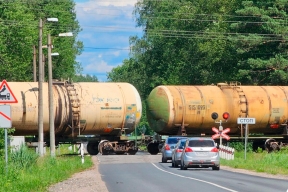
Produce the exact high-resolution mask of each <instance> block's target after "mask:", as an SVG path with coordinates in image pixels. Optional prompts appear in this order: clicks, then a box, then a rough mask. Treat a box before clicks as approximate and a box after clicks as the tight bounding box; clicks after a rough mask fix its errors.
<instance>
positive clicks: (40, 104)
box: [38, 18, 58, 156]
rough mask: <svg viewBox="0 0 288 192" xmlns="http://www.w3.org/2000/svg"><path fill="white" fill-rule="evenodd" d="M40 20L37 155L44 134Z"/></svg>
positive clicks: (40, 153) (41, 153) (40, 152)
mask: <svg viewBox="0 0 288 192" xmlns="http://www.w3.org/2000/svg"><path fill="white" fill-rule="evenodd" d="M46 20H47V21H52V22H57V21H58V19H57V18H47V19H46ZM42 32H43V23H42V19H41V18H40V20H39V43H38V46H39V47H38V48H39V53H38V54H39V67H38V73H39V76H38V88H39V92H38V153H39V155H40V156H43V155H44V134H43V63H42Z"/></svg>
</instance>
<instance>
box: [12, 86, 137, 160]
mask: <svg viewBox="0 0 288 192" xmlns="http://www.w3.org/2000/svg"><path fill="white" fill-rule="evenodd" d="M9 86H10V88H11V90H13V92H14V95H15V97H16V98H18V103H17V104H13V105H11V118H12V127H14V128H15V133H14V135H21V136H33V137H27V144H28V145H29V146H35V145H36V146H37V142H38V138H37V136H38V83H37V82H9ZM52 90H53V110H54V127H55V144H56V145H58V144H59V143H71V144H73V143H74V144H75V143H81V142H88V144H87V151H88V153H89V154H91V155H97V154H98V153H99V152H100V153H101V154H103V155H107V154H111V153H116V154H131V155H134V154H136V153H137V151H138V148H137V147H136V145H135V143H134V141H129V140H128V137H127V136H126V134H129V133H131V132H133V131H134V129H135V128H136V126H137V124H138V123H139V121H140V118H141V113H142V104H141V99H140V96H139V93H138V92H137V90H136V89H135V87H134V86H132V85H131V84H129V83H72V82H68V81H64V82H60V81H55V82H53V86H52ZM43 105H44V106H43V108H44V111H43V130H44V131H43V132H44V142H45V144H46V145H49V143H50V141H49V140H50V138H49V112H48V110H47V109H48V106H49V100H48V83H45V82H44V83H43Z"/></svg>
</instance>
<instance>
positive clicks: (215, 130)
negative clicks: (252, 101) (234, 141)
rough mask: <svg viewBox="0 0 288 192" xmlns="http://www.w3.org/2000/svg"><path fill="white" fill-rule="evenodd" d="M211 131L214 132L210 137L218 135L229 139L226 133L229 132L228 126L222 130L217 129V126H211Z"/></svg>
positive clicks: (214, 137)
mask: <svg viewBox="0 0 288 192" xmlns="http://www.w3.org/2000/svg"><path fill="white" fill-rule="evenodd" d="M212 131H214V132H215V133H216V134H214V135H212V139H216V138H218V137H223V138H225V139H226V140H229V139H230V137H229V136H228V135H226V133H228V132H230V128H226V129H224V130H223V131H219V130H218V129H217V128H215V127H212Z"/></svg>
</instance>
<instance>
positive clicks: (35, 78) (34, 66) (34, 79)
mask: <svg viewBox="0 0 288 192" xmlns="http://www.w3.org/2000/svg"><path fill="white" fill-rule="evenodd" d="M33 81H34V82H36V81H37V77H36V47H35V45H34V46H33Z"/></svg>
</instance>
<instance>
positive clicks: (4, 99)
mask: <svg viewBox="0 0 288 192" xmlns="http://www.w3.org/2000/svg"><path fill="white" fill-rule="evenodd" d="M0 103H18V100H17V99H16V97H15V96H14V94H13V92H12V91H11V89H10V87H9V86H8V83H7V81H6V80H3V81H2V83H1V85H0Z"/></svg>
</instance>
